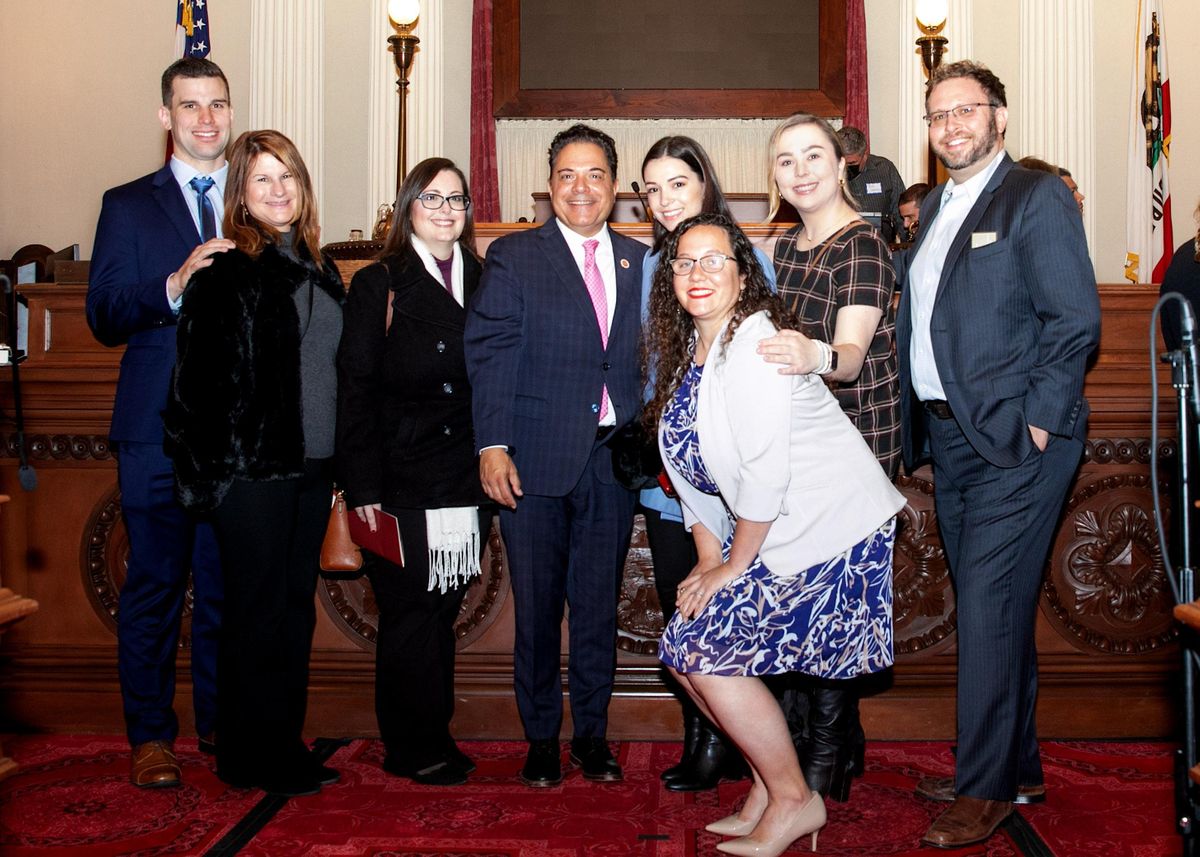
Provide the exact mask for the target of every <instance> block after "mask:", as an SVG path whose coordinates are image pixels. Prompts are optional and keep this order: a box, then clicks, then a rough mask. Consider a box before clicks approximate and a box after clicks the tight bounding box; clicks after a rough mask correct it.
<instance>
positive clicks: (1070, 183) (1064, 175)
mask: <svg viewBox="0 0 1200 857" xmlns="http://www.w3.org/2000/svg"><path fill="white" fill-rule="evenodd" d="M1058 177H1059V178H1060V179H1062V180H1063V184H1065V185H1066V186H1067V190H1069V191H1070V192H1071V196H1073V197H1075V204H1076V205H1078V206H1079V213H1080V214H1081V215H1082V214H1083V201H1084V199H1086V198H1087V197H1085V196H1084V195H1083V191H1081V190H1080V189H1079V185H1078V184H1076V182H1075V177H1074V176H1072V175H1071V171H1070V170H1068V169H1067V168H1066V167H1059V168H1058Z"/></svg>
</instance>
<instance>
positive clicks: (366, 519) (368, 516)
mask: <svg viewBox="0 0 1200 857" xmlns="http://www.w3.org/2000/svg"><path fill="white" fill-rule="evenodd" d="M381 508H382V507H381V506H380V504H379V503H372V504H370V505H369V506H355V507H354V514H356V515H358V519H359V520H360V521H362V522H363V523H364V524H366V525H367V526H368V527H370V528H371V532H375V531H376V530H377V529H379V522H378V521H376V519H375V513H376V512H378V511H380V509H381Z"/></svg>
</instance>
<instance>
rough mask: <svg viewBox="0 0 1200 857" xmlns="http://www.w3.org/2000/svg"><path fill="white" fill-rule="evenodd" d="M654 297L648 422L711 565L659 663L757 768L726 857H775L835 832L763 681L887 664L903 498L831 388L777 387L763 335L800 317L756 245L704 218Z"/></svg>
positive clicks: (854, 672) (682, 236)
mask: <svg viewBox="0 0 1200 857" xmlns="http://www.w3.org/2000/svg"><path fill="white" fill-rule="evenodd" d="M663 258H664V260H666V261H665V264H663V265H661V266H660V268H659V270H658V272H657V273H656V275H655V278H654V282H653V285H652V288H651V293H650V317H649V324H648V331H647V351H648V353H647V361H648V362H649V364H650V365H653V366H655V367H656V369H657V372H656V375H655V379H654V390H653V395H652V397H651V399H650V403H649V404H648V405H647V408H646V411H647V414H646V419H647V421H648V422H652V423H655V424H657V425H658V432H659V447H660V451H661V452H662V457H663V461H664V463H665V464H666V466H667V470H668V473H669V475H670V477H671V482H672V484H673V485H674V487H675V490H676V492H677V493H678V494H679V498H680V501H681V503H682V506H683V513H684V523H685V525H686V526H687V527H688V529H689V530H690V531H691V533H692V537H693V539H694V540H695V543H696V550H697V554H698V555H699V562H698V563H697V565H696V567H695V568H694V569H693V570H692V572H691V574H689V575H688V577H687V578H686V579H685V580H684V581H683V583H682V584H680V586H679V590H678V609H677V611H676V613H675V616H674V617H673V618H672V620H671V622H670V624H669V625H668V626H667V629H666V631H665V633H664V634H663V638H662V643H661V645H660V648H659V657H660V658H661V660H662V661H663V663H664V664H666V666H667V667H668V668H669V669H670V671H671V673H672V675H674V676H675V677H676V678H677V679H678V680H679V682H680V684H681V685H682V686H683V687H684V689H685V690H687V692H688V694H689V695H690V696H691V697H692V699H693V700H694V701H695V702H696V704H697V705H698V706H699V707H700V709H701V711H703V712H704V714H705V715H706V716H707V717H709V718H710V719H711V720H712V721H713V722H714V723H716V724H717V726H719V727H720V728H721V730H722V731H723V732H725V734H726V735H728V736H729V737H730V738H731V739H732V740H733V741H734V743H735V744H737V746H738V748H739V749H740V750H741V751H742V753H743V755H744V756H745V757H746V760H747V761H748V762H749V764H750V767H751V773H752V775H753V777H754V784H753V786H752V787H751V789H750V794H749V795H748V797H747V798H746V802H745V804H744V805H743V807H742V809H741V810H740V811H739V812H738V813H736V814H733V815H730V816H729V817H727V818H724V819H721V820H720V821H718V822H715V823H714V824H711V825H709V826H708V828H707V829H708V830H710V831H712V832H715V833H721V834H728V835H736V836H738V837H740V838H738V839H734V840H732V841H729V842H724V843H721V844H720V845H718V846H717V847H718V850H720V851H723V852H725V853H727V854H755V855H778V854H780V853H782V852H783V851H784V850H785V849H786V848H787V846H788V845H789V844H790V843H791V842H792V841H793V840H794V839H796V838H798V837H800V836H804V835H806V834H809V833H811V834H813V845H814V847H815V844H816V832H817V831H818V830H819V829H820V828H821V827H822V826H823V825H824V823H825V805H824V802H823V801H822V800H821V797H820V795H819V794H817V793H815V792H813V791H812V790H811V789H809V787H808V785H807V784H806V783H805V780H804V775H803V774H802V773H801V771H800V766H799V763H798V761H797V758H796V752H795V748H794V746H793V744H792V740H791V736H790V735H789V733H788V728H787V723H786V721H785V719H784V716H783V712H782V710H781V709H780V707H779V704H778V703H777V702H776V700H775V697H774V696H773V695H772V693H771V691H770V690H769V689H768V688H767V686H766V685H765V684H764V683H763V682H762V680H761V678H760V677H761V676H767V675H775V674H779V673H785V672H791V671H799V672H804V673H807V674H810V675H817V676H822V677H828V678H849V677H853V676H858V675H862V674H865V673H870V672H876V671H878V670H881V669H885V668H887V667H888V666H890V665H891V663H892V660H893V654H892V636H891V635H892V617H891V595H892V591H891V585H892V584H891V581H892V544H893V538H894V534H895V515H896V513H897V512H898V511H899V510H900V508H901V507H902V506H903V505H904V498H903V497H902V496H901V495H900V494H899V493H898V492H897V491H896V490H895V488H893V487H892V485H891V483H890V482H889V481H888V479H887V477H886V476H885V475H884V473H883V471H882V470H880V468H879V465H878V464H877V463H876V461H875V458H874V456H873V454H872V452H871V450H870V448H869V447H868V446H867V445H866V443H865V442H864V441H863V438H862V436H861V435H860V434H859V433H858V431H857V430H856V429H855V428H854V426H853V425H852V424H851V423H850V421H849V419H847V417H846V415H845V414H844V413H843V412H842V409H841V408H840V407H839V405H838V402H837V400H836V399H835V398H834V397H833V394H832V393H830V392H829V389H828V388H827V387H826V386H825V384H824V382H823V381H822V379H821V378H820V377H819V376H816V375H814V374H811V373H808V374H796V375H781V374H779V373H778V372H777V371H776V367H774V366H772V365H770V364H768V363H766V362H765V361H763V360H762V359H761V357H759V355H758V353H757V351H756V348H757V345H758V342H759V340H761V339H763V338H764V337H768V336H771V335H773V334H774V333H776V332H777V331H778V330H779V329H780V328H788V329H790V328H793V327H794V326H795V322H794V321H792V320H791V318H790V317H789V316H788V314H787V313H786V311H785V309H784V307H783V305H782V303H781V302H780V300H779V299H778V298H777V297H776V296H775V295H773V294H772V293H771V291H770V289H769V288H768V287H767V284H766V279H765V277H764V275H763V271H762V267H761V265H760V264H759V262H758V260H757V259H756V258H755V256H754V251H753V248H752V246H751V244H750V241H749V239H747V238H746V236H745V235H744V234H743V233H742V231H741V230H740V229H738V228H737V226H735V225H734V224H733V223H732V222H730V221H729V219H728V218H725V217H723V216H721V215H714V214H702V215H699V216H696V217H693V218H690V219H688V220H686V221H684V222H683V223H681V224H680V225H679V227H678V228H677V229H676V230H675V231H674V232H673V233H672V234H671V235H670V236H669V237H668V238H667V241H666V243H665V245H664V248H663Z"/></svg>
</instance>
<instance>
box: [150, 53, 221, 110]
mask: <svg viewBox="0 0 1200 857" xmlns="http://www.w3.org/2000/svg"><path fill="white" fill-rule="evenodd" d="M177 77H186V78H195V77H219V78H220V79H221V83H223V84H225V98H226V99H228V98H229V81H228V80H226V79H225V72H223V71H221V67H220V66H219V65H217V64H216V63H215V62H213V61H212V60H206V59H200V58H199V57H184V58H183V59H177V60H175V62H173V63H171V64H170V65H169V66H167V70H166V71H164V72H163V73H162V103H163V107H166V108H167V109H170V107H171V96H172V95H173V94H174V92H175V78H177Z"/></svg>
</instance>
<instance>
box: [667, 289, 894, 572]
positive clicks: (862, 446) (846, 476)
mask: <svg viewBox="0 0 1200 857" xmlns="http://www.w3.org/2000/svg"><path fill="white" fill-rule="evenodd" d="M775 333H776V329H775V326H774V325H773V324H772V323H771V321H770V319H769V318H768V316H767V314H766V313H765V312H759V313H756V314H754V315H752V316H750V317H749V318H747V319H745V320H744V321H743V322H742V323H741V325H739V326H738V329H737V331H736V332H735V333H734V336H733V340H732V341H731V342H730V343H729V344H728V346H726V348H725V350H724V352H723V353H722V351H721V349H720V346H719V345H717V346H714V347H713V349H712V351H710V353H709V356H708V360H707V362H706V364H705V366H704V374H703V375H702V376H701V379H700V389H699V391H698V394H697V395H698V401H697V405H696V429H697V431H698V432H699V435H700V455H701V457H702V458H703V459H704V464H705V467H706V468H707V469H708V472H709V474H710V475H711V476H712V478H713V480H714V481H715V482H716V484H717V487H718V489H719V491H720V496H719V497H718V496H714V495H711V494H705V493H703V492H701V491H699V490H697V489H696V488H695V487H693V486H692V484H691V483H690V482H688V481H687V480H686V479H684V478H683V476H681V475H680V473H679V471H678V470H677V469H676V468H675V466H674V463H673V462H672V461H671V460H670V459H668V458H667V455H666V451H665V448H664V447H663V426H662V424H661V423H660V424H659V449H660V451H662V453H663V461H664V462H666V466H667V473H668V475H669V476H670V477H671V483H672V484H673V485H674V486H675V491H676V492H677V493H678V494H679V499H680V501H681V503H682V505H683V520H684V525H685V526H686V527H687V528H688V529H689V530H691V528H692V527H693V526H694V525H695V524H697V523H699V524H702V525H703V526H704V528H705V529H707V530H708V531H709V532H711V533H713V534H714V535H716V537H717V538H718V539H720V540H721V541H722V542H724V540H725V538H727V537H728V536H729V534H730V532H731V529H732V525H731V523H730V520H729V516H728V514H727V513H726V507H728V508H729V509H730V510H732V511H733V513H734V515H735V516H737V517H739V518H745V519H747V520H750V521H771V522H772V524H771V529H770V531H769V532H768V533H767V538H766V541H765V542H764V543H763V546H762V550H761V551H760V555H761V556H762V559H763V562H764V563H765V564H766V566H767V568H769V569H770V570H771V572H772V573H774V574H776V575H779V576H781V577H791V576H793V575H795V574H798V573H800V572H801V571H803V570H804V569H806V568H810V567H811V566H814V565H817V564H819V563H823V562H826V561H827V560H830V559H832V558H833V557H835V556H837V555H838V554H840V553H842V552H844V551H846V550H848V549H850V548H851V547H853V546H854V545H856V544H858V542H860V541H862V540H863V539H864V538H866V537H867V536H869V535H870V534H871V533H873V532H874V531H875V530H876V529H878V528H879V527H880V526H882V525H883V524H884V523H885V522H886V521H887V520H888V519H889V518H891V517H892V516H894V515H895V514H896V513H897V512H898V511H900V509H902V508H904V503H905V500H904V497H903V495H901V494H900V492H899V491H897V490H896V489H895V488H894V487H893V486H892V483H891V482H890V481H889V480H888V478H887V476H886V475H885V474H884V472H883V470H882V468H880V466H879V463H878V462H877V461H876V460H875V456H874V455H873V454H872V452H871V449H870V447H868V446H867V444H866V442H865V441H864V440H863V439H862V435H860V434H859V433H858V429H856V428H855V427H854V424H853V423H851V422H850V420H849V419H848V418H847V417H846V415H845V414H844V413H843V412H842V409H841V406H840V405H838V402H837V399H836V398H834V396H833V394H832V393H831V392H829V389H828V388H827V387H826V386H825V382H824V381H822V380H821V378H820V377H819V376H817V375H780V374H779V371H778V370H779V365H778V364H776V363H767V362H766V361H765V360H763V358H762V356H761V355H759V354H758V352H757V351H756V346H757V345H758V343H759V341H760V340H762V339H764V338H766V337H768V336H773V335H775ZM721 335H722V336H723V335H724V331H722V334H721ZM717 342H718V343H719V342H720V336H718V338H717Z"/></svg>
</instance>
